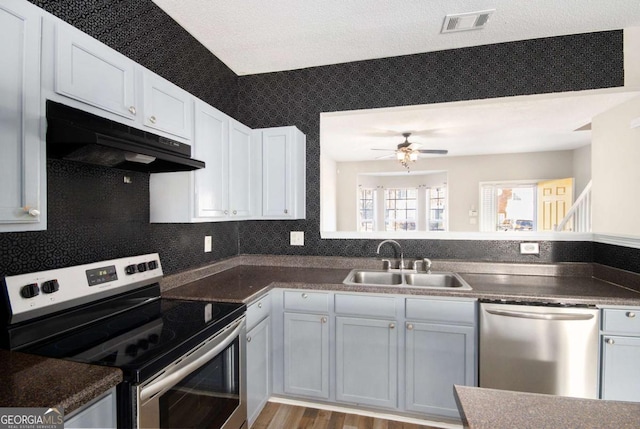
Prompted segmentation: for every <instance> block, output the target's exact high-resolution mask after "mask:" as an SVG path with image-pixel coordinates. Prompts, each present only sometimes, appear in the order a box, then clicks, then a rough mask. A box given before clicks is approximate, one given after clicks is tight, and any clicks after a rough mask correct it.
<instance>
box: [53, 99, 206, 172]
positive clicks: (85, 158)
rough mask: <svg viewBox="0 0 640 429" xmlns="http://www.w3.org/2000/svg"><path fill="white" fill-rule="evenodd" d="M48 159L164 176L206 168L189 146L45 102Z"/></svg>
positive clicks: (61, 105) (80, 111)
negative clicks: (192, 153)
mask: <svg viewBox="0 0 640 429" xmlns="http://www.w3.org/2000/svg"><path fill="white" fill-rule="evenodd" d="M47 157H50V158H60V159H67V160H71V161H78V162H84V163H88V164H97V165H102V166H106V167H113V168H120V169H124V170H134V171H146V172H150V173H164V172H170V171H190V170H196V169H198V168H203V167H204V166H205V164H204V162H202V161H198V160H197V159H192V158H191V146H189V145H188V144H185V143H182V142H179V141H175V140H171V139H168V138H166V137H161V136H158V135H156V134H152V133H149V132H145V131H141V130H138V129H136V128H132V127H128V126H126V125H123V124H120V123H118V122H114V121H111V120H108V119H105V118H101V117H99V116H96V115H93V114H91V113H87V112H84V111H82V110H78V109H75V108H73V107H69V106H65V105H64V104H60V103H56V102H53V101H51V100H47Z"/></svg>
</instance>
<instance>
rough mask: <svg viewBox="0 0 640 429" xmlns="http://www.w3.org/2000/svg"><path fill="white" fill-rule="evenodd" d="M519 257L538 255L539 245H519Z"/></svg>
mask: <svg viewBox="0 0 640 429" xmlns="http://www.w3.org/2000/svg"><path fill="white" fill-rule="evenodd" d="M520 254H521V255H539V254H540V243H520Z"/></svg>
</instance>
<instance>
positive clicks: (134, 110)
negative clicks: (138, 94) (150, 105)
mask: <svg viewBox="0 0 640 429" xmlns="http://www.w3.org/2000/svg"><path fill="white" fill-rule="evenodd" d="M129 113H131V114H132V115H135V114H136V108H135V107H133V106H129Z"/></svg>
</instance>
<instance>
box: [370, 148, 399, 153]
mask: <svg viewBox="0 0 640 429" xmlns="http://www.w3.org/2000/svg"><path fill="white" fill-rule="evenodd" d="M371 150H386V151H388V152H395V149H378V148H371Z"/></svg>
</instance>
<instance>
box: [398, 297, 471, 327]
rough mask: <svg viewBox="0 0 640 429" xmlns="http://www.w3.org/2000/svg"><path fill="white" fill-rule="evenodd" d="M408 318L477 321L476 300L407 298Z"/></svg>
mask: <svg viewBox="0 0 640 429" xmlns="http://www.w3.org/2000/svg"><path fill="white" fill-rule="evenodd" d="M406 311H407V313H406V315H407V319H416V320H425V321H429V322H444V323H464V324H469V325H473V324H475V323H476V302H475V301H446V300H433V299H407V309H406Z"/></svg>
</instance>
